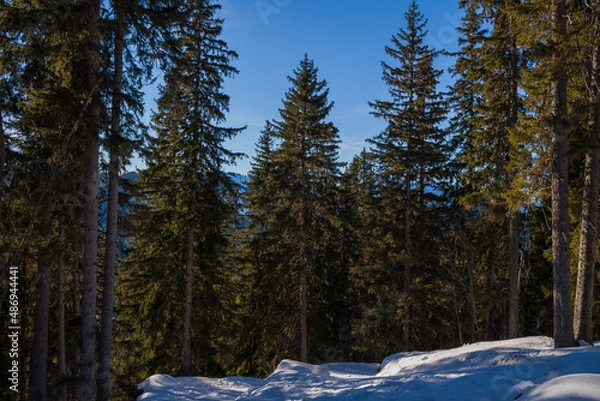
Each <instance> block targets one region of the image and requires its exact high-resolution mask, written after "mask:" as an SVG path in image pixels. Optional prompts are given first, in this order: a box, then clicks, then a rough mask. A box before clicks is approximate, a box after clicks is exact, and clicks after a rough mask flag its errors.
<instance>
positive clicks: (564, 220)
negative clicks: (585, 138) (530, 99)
mask: <svg viewBox="0 0 600 401" xmlns="http://www.w3.org/2000/svg"><path fill="white" fill-rule="evenodd" d="M565 7H566V5H565V0H553V2H552V28H553V31H554V42H555V43H556V46H560V45H562V44H563V43H564V40H565V37H566V17H565ZM559 62H562V60H561V54H560V52H559V50H558V49H555V50H554V55H553V64H554V65H556V64H557V63H559ZM552 116H553V121H552V123H551V134H552V261H553V268H554V346H555V347H556V348H562V347H569V346H572V345H573V344H574V343H575V337H574V334H573V317H572V312H571V281H570V255H569V241H570V240H569V176H568V165H567V158H566V152H567V146H568V132H567V74H566V72H565V70H564V69H563V68H554V71H553V73H552Z"/></svg>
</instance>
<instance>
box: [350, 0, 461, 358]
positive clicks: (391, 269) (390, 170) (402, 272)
mask: <svg viewBox="0 0 600 401" xmlns="http://www.w3.org/2000/svg"><path fill="white" fill-rule="evenodd" d="M405 19H406V27H405V28H402V29H400V31H399V33H398V34H397V35H394V36H393V37H392V46H388V47H386V49H385V50H386V53H387V55H388V56H389V57H390V59H391V60H392V62H393V63H391V64H388V63H386V62H384V63H382V65H383V80H384V81H385V83H386V84H387V86H388V87H389V92H390V97H391V99H390V100H388V101H375V102H373V103H371V107H373V109H374V111H373V114H374V115H375V116H376V117H379V118H382V119H384V120H385V121H386V123H387V124H388V125H387V128H386V129H385V131H384V132H382V133H381V134H379V135H377V136H376V137H375V138H374V139H373V140H372V141H371V142H372V143H373V145H374V149H373V161H374V163H375V167H376V173H377V179H376V181H375V182H373V184H371V185H370V186H372V187H374V191H375V193H376V196H375V199H377V200H378V202H379V205H378V206H377V209H378V210H379V214H378V216H377V217H375V222H374V224H373V225H372V226H371V227H372V229H374V230H375V232H369V234H368V236H369V237H370V238H372V239H374V240H375V241H376V242H375V243H374V244H373V247H374V248H375V253H374V254H373V255H372V256H370V257H369V259H370V258H373V259H372V260H371V262H370V263H368V262H367V266H366V267H364V268H359V272H358V274H357V276H356V278H357V280H358V281H359V282H364V280H365V279H366V280H371V279H373V278H374V277H373V276H375V277H376V275H375V273H376V272H380V274H381V275H380V279H379V280H376V281H375V282H372V283H370V284H368V285H367V287H366V288H365V291H366V293H367V294H369V296H370V297H371V298H372V300H371V302H370V303H364V302H360V303H361V305H365V306H366V308H365V310H364V311H363V314H364V315H365V316H364V318H365V319H366V320H367V321H368V320H370V319H371V318H368V316H369V315H371V314H373V313H374V314H376V315H379V314H380V312H379V311H378V309H383V310H385V313H386V314H387V316H384V317H382V318H383V322H382V324H383V326H384V327H387V329H384V330H380V331H376V332H374V333H372V334H371V335H374V336H375V337H376V340H375V341H376V342H378V341H389V340H385V339H392V340H391V341H396V342H397V341H398V340H399V339H400V338H401V339H402V342H401V343H396V347H400V346H401V347H403V348H404V349H409V348H418V347H422V346H425V344H430V343H431V340H432V339H431V338H424V335H423V333H425V331H423V330H421V329H420V325H421V324H422V320H420V319H417V316H428V315H431V316H439V315H440V312H442V311H440V310H436V309H437V308H439V307H441V308H442V309H443V304H444V301H443V299H444V297H445V295H444V292H445V291H446V289H445V288H444V285H440V283H439V282H438V279H439V278H440V276H439V274H440V273H441V270H440V268H441V266H440V264H439V259H438V257H437V256H436V253H435V251H433V252H432V250H435V249H438V248H439V247H438V245H439V244H438V243H437V241H438V239H441V237H440V235H441V231H440V230H441V224H442V222H443V220H441V219H440V217H442V216H443V215H444V212H443V208H444V204H445V201H444V197H443V195H444V181H445V180H446V179H447V178H448V177H449V175H448V166H447V163H448V160H449V153H448V143H447V141H446V132H445V131H444V130H443V129H442V127H441V123H442V121H443V119H444V117H445V111H444V108H443V97H442V95H441V94H440V93H439V92H438V90H437V84H438V79H439V76H440V74H441V71H439V70H436V69H435V68H434V66H433V62H434V59H435V57H436V55H437V53H436V51H434V50H433V49H430V48H429V47H428V46H427V45H425V44H424V38H425V36H426V34H427V31H426V29H425V25H426V21H425V18H424V16H423V15H422V14H421V13H420V12H419V10H418V8H417V5H416V3H415V2H413V3H411V5H410V6H409V9H408V11H407V13H406V14H405ZM365 184H367V185H368V181H367V182H366V183H365ZM367 210H368V209H367ZM366 218H367V219H370V218H371V217H370V216H368V215H367V216H366ZM417 255H418V256H417ZM369 259H367V261H368V260H369ZM363 263H364V262H363ZM371 263H372V264H373V266H369V265H370V264H371ZM438 291H439V292H438ZM433 292H438V294H436V295H434V294H433ZM373 295H374V296H375V297H374V298H373ZM382 297H383V298H382ZM380 304H381V305H380ZM434 320H435V319H431V320H430V322H431V323H433V326H431V327H430V328H429V330H428V332H429V333H430V334H431V335H432V336H433V338H436V337H438V331H439V329H438V328H435V327H434V326H435V325H437V323H435V322H434ZM417 333H419V334H418V335H417ZM440 341H441V343H443V341H444V340H441V339H440ZM401 344H402V345H401Z"/></svg>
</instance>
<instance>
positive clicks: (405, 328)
mask: <svg viewBox="0 0 600 401" xmlns="http://www.w3.org/2000/svg"><path fill="white" fill-rule="evenodd" d="M410 151H411V143H410V142H409V143H408V152H409V157H410ZM411 181H412V180H411V175H410V172H408V173H407V174H406V177H405V182H404V185H405V186H406V188H405V189H406V195H405V196H406V199H405V205H404V249H405V251H406V254H405V255H404V277H403V288H402V292H403V294H402V295H403V296H404V307H403V320H402V342H403V345H404V350H405V351H408V350H409V349H410V306H409V302H410V300H409V297H410V281H411V273H412V272H411V270H412V269H411V265H412V261H411V235H412V233H411V224H412V222H411V218H410V212H411V207H412V204H411V188H410V185H411Z"/></svg>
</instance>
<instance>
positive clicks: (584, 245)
mask: <svg viewBox="0 0 600 401" xmlns="http://www.w3.org/2000/svg"><path fill="white" fill-rule="evenodd" d="M590 7H591V6H590ZM596 7H597V6H596ZM591 12H592V13H594V14H593V18H594V27H593V30H594V35H593V37H594V38H596V42H595V45H594V50H593V53H592V79H591V81H592V82H591V84H590V89H591V93H590V100H591V104H592V112H591V117H590V123H589V133H588V147H587V151H586V156H585V182H584V187H583V205H582V211H581V229H580V235H579V236H580V242H579V263H578V268H577V288H576V292H575V315H574V328H575V338H576V339H581V340H584V341H586V342H588V343H589V344H594V342H593V341H594V337H593V333H592V310H593V306H594V270H595V264H596V237H597V235H598V227H597V222H598V195H599V192H600V154H599V150H600V46H599V45H598V42H597V38H598V37H599V36H600V16H599V15H598V14H599V11H597V10H594V9H592V10H591Z"/></svg>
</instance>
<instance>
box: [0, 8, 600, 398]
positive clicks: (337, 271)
mask: <svg viewBox="0 0 600 401" xmlns="http://www.w3.org/2000/svg"><path fill="white" fill-rule="evenodd" d="M457 1H459V5H460V9H461V11H462V24H461V26H460V27H458V32H457V34H458V36H459V50H458V51H456V52H454V53H452V54H448V53H447V52H446V51H445V49H436V48H432V47H431V46H430V45H429V44H428V42H427V41H426V36H427V29H428V28H427V23H428V22H427V16H426V15H424V13H422V12H421V11H420V9H419V5H418V1H416V0H412V1H411V2H407V8H406V13H405V14H404V18H403V19H402V18H401V19H399V21H398V30H397V32H395V33H394V32H390V40H389V42H388V43H387V45H385V44H378V43H374V44H373V46H381V47H382V48H381V59H382V60H385V61H382V63H381V79H383V82H384V83H385V85H386V87H387V89H388V92H387V93H385V94H383V95H382V96H381V98H379V99H364V102H365V104H368V105H369V107H370V111H371V114H372V118H373V120H374V121H375V120H378V121H379V122H383V124H384V126H385V128H384V129H383V130H382V131H381V132H372V133H371V135H370V139H369V140H368V143H366V144H365V148H364V150H363V151H362V152H361V153H360V154H357V155H356V156H355V158H354V159H353V160H352V161H351V162H349V163H344V162H341V161H340V155H339V153H340V146H341V145H342V143H341V140H340V133H339V129H338V127H336V122H335V121H334V120H333V119H332V118H331V111H332V110H333V109H334V108H335V107H336V106H335V105H334V103H333V102H332V101H331V100H330V97H331V96H330V91H329V86H328V83H327V77H326V76H322V74H321V73H320V72H319V69H318V60H313V59H312V58H311V57H310V54H304V55H302V54H299V55H298V63H297V64H296V65H290V66H289V70H288V71H284V72H282V73H284V74H288V75H289V77H288V83H289V87H288V89H287V91H286V92H285V93H282V94H281V96H282V101H281V104H280V108H279V110H278V114H277V115H278V117H277V118H275V119H272V120H268V121H266V122H265V123H264V127H263V129H262V131H261V135H260V138H259V140H258V142H257V143H256V144H255V155H254V156H253V158H252V164H251V170H250V172H249V174H248V175H247V176H239V175H235V174H231V173H229V172H228V171H230V170H229V169H230V168H231V166H233V165H234V164H235V163H236V161H238V160H239V159H240V158H241V157H243V155H242V154H239V153H236V152H234V151H232V150H230V149H228V148H227V141H228V140H230V139H232V138H234V137H236V136H241V135H244V130H245V127H244V126H231V125H230V124H229V123H228V121H227V113H228V112H229V106H230V100H231V99H230V97H229V95H228V94H227V93H226V91H225V89H224V88H225V83H226V82H227V81H228V80H230V79H232V78H234V77H235V75H236V74H237V73H238V70H237V69H236V67H235V61H236V60H237V58H238V55H237V53H236V52H235V49H230V48H229V46H228V44H227V43H226V42H225V41H224V40H223V38H222V32H223V29H224V27H225V29H226V25H225V26H224V20H223V19H222V18H221V17H220V14H219V10H220V8H221V6H220V5H219V2H218V1H217V0H151V1H149V0H106V1H102V2H101V1H100V0H88V1H75V0H48V1H28V0H2V2H1V3H0V27H1V28H0V261H1V263H0V265H1V270H0V282H1V283H2V285H1V286H0V291H1V294H0V310H1V311H2V321H1V322H0V324H1V325H2V333H9V334H10V333H12V332H13V331H14V330H13V329H14V327H15V326H16V327H18V350H16V351H15V352H14V353H11V352H9V351H11V349H14V344H13V342H12V341H13V340H12V339H11V337H10V336H6V335H3V336H2V338H1V339H0V352H2V357H1V358H0V370H2V371H3V372H10V370H11V368H12V367H13V366H17V367H18V373H16V374H17V375H18V379H17V382H18V388H16V387H14V388H11V387H10V385H11V382H10V381H9V382H8V383H3V385H2V387H1V388H0V398H2V399H6V400H13V399H14V400H22V401H24V400H31V401H46V400H58V401H66V400H81V401H89V400H97V401H108V400H130V399H135V397H136V395H139V393H137V390H136V385H137V384H138V383H140V382H142V381H143V380H144V379H145V378H147V377H148V376H150V375H152V374H154V373H166V374H169V375H172V376H183V375H185V376H208V377H221V376H240V375H244V376H255V377H265V376H267V375H268V374H269V373H270V372H272V371H273V370H274V369H275V367H276V366H277V364H278V363H279V362H280V361H281V360H282V359H286V358H287V359H295V360H299V361H303V362H310V363H323V362H334V361H357V362H359V361H360V362H380V361H381V360H382V358H384V357H386V356H387V355H389V354H392V353H395V352H400V351H413V350H434V349H443V348H451V347H456V346H460V345H462V344H465V343H474V342H479V341H488V340H499V339H507V338H516V337H521V336H532V335H544V336H550V337H552V338H554V344H555V347H557V348H559V347H571V346H576V345H577V342H578V341H579V342H580V343H582V342H587V343H589V344H593V341H594V339H596V340H597V339H598V338H600V313H599V312H600V294H599V291H598V286H599V284H600V274H598V271H599V270H598V269H597V263H598V251H599V243H598V230H597V227H598V223H599V221H600V220H599V216H598V203H599V191H600V2H598V1H596V0H552V1H548V0H457ZM383 45H385V46H383ZM440 57H451V59H452V60H453V65H452V67H451V68H450V70H449V71H443V70H441V69H439V68H438V63H437V61H438V59H439V58H440ZM340 68H346V67H345V66H342V65H340ZM444 73H450V74H451V77H452V84H451V85H450V86H448V87H443V86H442V85H441V84H440V77H441V76H442V74H444ZM159 77H160V79H159ZM154 83H156V84H158V87H159V94H158V98H157V102H156V107H155V109H154V110H153V112H152V115H151V116H149V120H147V119H144V112H145V110H146V105H145V104H144V91H145V89H146V88H147V87H148V85H151V84H154ZM138 155H139V156H138ZM134 157H141V158H142V159H143V161H144V166H145V167H144V168H143V169H142V170H140V171H139V172H137V173H131V172H129V173H126V169H127V166H128V165H129V163H130V162H131V160H132V159H133V158H134ZM11 347H12V348H11ZM15 389H17V390H18V392H17V391H15Z"/></svg>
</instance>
